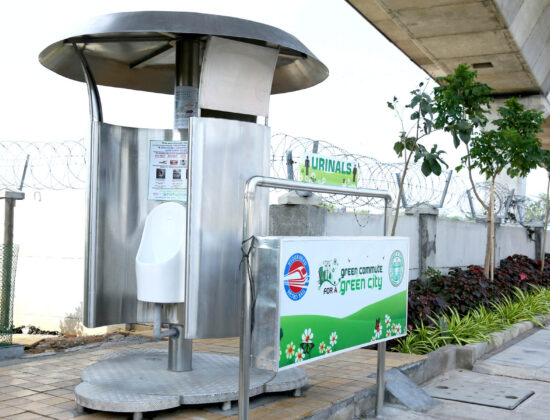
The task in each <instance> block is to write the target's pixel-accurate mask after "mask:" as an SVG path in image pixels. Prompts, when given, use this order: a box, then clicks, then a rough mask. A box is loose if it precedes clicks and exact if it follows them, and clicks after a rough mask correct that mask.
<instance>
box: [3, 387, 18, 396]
mask: <svg viewBox="0 0 550 420" xmlns="http://www.w3.org/2000/svg"><path fill="white" fill-rule="evenodd" d="M15 391H21V388H19V387H17V386H13V385H8V386H3V387H0V395H6V394H9V393H11V392H15Z"/></svg>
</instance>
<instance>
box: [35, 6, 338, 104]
mask: <svg viewBox="0 0 550 420" xmlns="http://www.w3.org/2000/svg"><path fill="white" fill-rule="evenodd" d="M209 35H215V36H219V37H226V38H231V39H236V40H240V41H243V42H250V43H254V44H258V45H262V46H267V47H273V48H278V49H279V57H278V60H277V67H276V70H275V75H274V78H273V85H272V88H271V93H272V94H273V93H284V92H292V91H295V90H300V89H305V88H308V87H311V86H314V85H316V84H317V83H320V82H322V81H323V80H325V79H326V78H327V77H328V69H327V67H326V66H325V65H324V64H323V63H321V62H320V61H319V60H318V59H317V57H315V56H314V55H313V54H312V53H311V51H309V50H308V49H307V48H306V47H305V46H304V45H303V44H302V43H301V42H300V41H298V40H297V39H296V38H295V37H293V36H292V35H290V34H288V33H286V32H284V31H282V30H280V29H277V28H274V27H272V26H269V25H264V24H261V23H256V22H251V21H248V20H244V19H237V18H232V17H227V16H217V15H208V14H201V13H189V12H126V13H115V14H110V15H104V16H100V17H97V18H94V19H92V20H90V21H88V22H87V23H85V24H83V25H82V26H80V27H79V28H78V29H76V30H74V31H73V32H72V33H71V34H68V35H67V36H66V37H65V38H63V39H62V40H61V41H58V42H55V43H53V44H51V45H50V46H48V47H47V48H45V49H44V50H43V51H42V52H41V53H40V56H39V60H40V63H42V65H44V66H45V67H47V68H48V69H50V70H52V71H54V72H56V73H57V74H60V75H61V76H65V77H68V78H70V79H73V80H77V81H80V82H84V81H85V80H84V75H83V74H82V68H81V62H80V60H79V58H78V56H77V54H76V52H75V50H74V47H73V44H76V45H77V46H78V47H79V48H83V52H84V54H85V56H86V59H87V61H88V63H89V65H90V68H91V69H92V71H93V74H94V78H95V81H96V83H97V84H99V85H105V86H113V87H121V88H127V89H135V90H143V91H148V92H156V93H168V94H173V93H174V75H175V51H174V48H173V46H174V44H175V41H176V40H177V39H180V38H196V39H204V40H206V37H207V36H209Z"/></svg>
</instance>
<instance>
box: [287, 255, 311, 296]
mask: <svg viewBox="0 0 550 420" xmlns="http://www.w3.org/2000/svg"><path fill="white" fill-rule="evenodd" d="M284 285H285V292H286V294H287V296H288V297H289V298H290V299H292V300H300V299H302V298H303V297H304V295H305V294H306V292H307V286H308V285H309V264H308V262H307V259H306V257H304V256H303V255H302V254H299V253H296V254H294V255H293V256H292V257H290V258H289V259H288V261H287V262H286V266H285V272H284Z"/></svg>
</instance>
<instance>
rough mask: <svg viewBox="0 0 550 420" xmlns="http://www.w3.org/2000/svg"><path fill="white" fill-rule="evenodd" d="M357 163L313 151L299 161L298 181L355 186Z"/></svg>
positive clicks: (357, 173)
mask: <svg viewBox="0 0 550 420" xmlns="http://www.w3.org/2000/svg"><path fill="white" fill-rule="evenodd" d="M358 177H359V165H358V164H357V162H356V161H353V160H347V159H341V158H338V157H333V156H322V155H318V154H315V153H312V154H306V156H305V157H304V158H303V159H302V161H301V162H300V181H302V182H314V183H316V184H325V185H335V186H344V187H350V186H352V187H357V179H358Z"/></svg>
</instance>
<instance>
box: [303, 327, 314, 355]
mask: <svg viewBox="0 0 550 420" xmlns="http://www.w3.org/2000/svg"><path fill="white" fill-rule="evenodd" d="M314 346H315V344H314V343H313V333H312V332H311V328H306V329H305V331H304V333H303V334H302V343H301V344H300V347H301V348H302V349H303V350H304V352H305V353H306V354H309V353H310V352H311V349H313V347H314Z"/></svg>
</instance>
